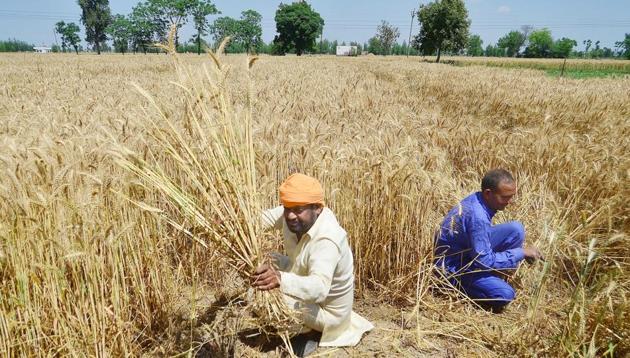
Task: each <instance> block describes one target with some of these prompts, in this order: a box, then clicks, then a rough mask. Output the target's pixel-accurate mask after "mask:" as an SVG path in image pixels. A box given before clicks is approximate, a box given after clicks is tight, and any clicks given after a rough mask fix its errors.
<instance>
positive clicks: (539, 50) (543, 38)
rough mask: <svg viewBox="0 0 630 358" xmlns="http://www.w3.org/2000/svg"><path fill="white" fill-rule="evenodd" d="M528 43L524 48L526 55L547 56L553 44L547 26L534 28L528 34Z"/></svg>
mask: <svg viewBox="0 0 630 358" xmlns="http://www.w3.org/2000/svg"><path fill="white" fill-rule="evenodd" d="M528 40H529V45H527V48H526V49H525V56H526V57H549V56H550V55H551V48H552V46H553V38H552V37H551V31H550V30H549V29H547V28H544V29H540V30H534V31H532V33H530V34H529V38H528Z"/></svg>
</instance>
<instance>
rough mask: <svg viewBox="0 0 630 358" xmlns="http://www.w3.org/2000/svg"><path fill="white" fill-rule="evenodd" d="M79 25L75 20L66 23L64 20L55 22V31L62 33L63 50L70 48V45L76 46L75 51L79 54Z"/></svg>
mask: <svg viewBox="0 0 630 358" xmlns="http://www.w3.org/2000/svg"><path fill="white" fill-rule="evenodd" d="M79 30H80V29H79V25H77V24H75V23H74V22H70V23H67V24H66V23H65V22H63V21H59V22H57V23H56V24H55V32H56V33H58V34H59V35H61V48H62V50H63V52H66V49H68V50H69V49H70V46H72V47H73V48H74V52H76V54H77V55H78V54H79V42H80V41H81V38H80V37H79Z"/></svg>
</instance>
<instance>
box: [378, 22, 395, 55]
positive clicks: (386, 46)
mask: <svg viewBox="0 0 630 358" xmlns="http://www.w3.org/2000/svg"><path fill="white" fill-rule="evenodd" d="M399 36H400V31H398V28H397V27H395V26H392V25H390V24H389V23H388V22H387V21H381V24H380V25H378V27H377V28H376V38H378V40H379V42H380V43H381V50H382V51H383V55H389V54H390V52H391V49H392V45H393V44H394V42H395V41H396V39H397V38H398V37H399Z"/></svg>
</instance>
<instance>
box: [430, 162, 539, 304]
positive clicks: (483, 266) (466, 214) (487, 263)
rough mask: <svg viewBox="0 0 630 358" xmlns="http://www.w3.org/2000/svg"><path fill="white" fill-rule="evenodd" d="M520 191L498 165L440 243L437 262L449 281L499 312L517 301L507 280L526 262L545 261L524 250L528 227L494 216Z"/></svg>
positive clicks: (445, 226) (447, 224)
mask: <svg viewBox="0 0 630 358" xmlns="http://www.w3.org/2000/svg"><path fill="white" fill-rule="evenodd" d="M515 194H516V183H515V181H514V178H513V177H512V175H511V174H510V173H509V172H508V171H506V170H503V169H493V170H491V171H489V172H488V173H486V175H485V176H484V177H483V179H482V181H481V191H480V192H476V193H473V194H471V195H469V196H467V197H466V198H464V200H462V201H461V202H460V203H459V204H457V205H456V206H455V207H454V208H452V209H451V210H450V211H449V212H448V214H447V215H446V217H445V218H444V221H443V222H442V225H441V228H440V232H439V236H438V237H437V241H436V246H435V257H436V261H435V262H436V265H437V266H438V268H439V269H441V271H442V272H443V273H445V274H446V276H447V277H448V279H449V281H450V282H451V283H452V284H453V285H454V286H455V287H457V288H458V289H460V290H461V291H462V292H464V293H465V294H466V295H468V297H470V298H472V299H473V300H474V301H475V302H477V303H479V304H480V305H481V306H483V307H486V308H489V309H491V310H492V311H495V312H499V311H501V310H502V309H503V308H504V307H505V305H507V304H508V303H510V302H511V301H512V300H514V296H515V293H514V289H513V288H512V286H510V285H509V284H508V283H507V282H506V281H505V280H504V279H503V278H504V277H505V271H506V270H513V269H516V268H517V266H518V264H519V263H520V262H521V261H522V260H523V259H525V260H527V261H528V262H533V261H535V260H537V259H542V255H541V253H540V251H539V250H538V249H537V248H535V247H528V248H523V242H524V240H525V228H523V225H522V224H521V223H520V222H518V221H511V222H507V223H505V224H499V225H494V226H493V225H492V217H493V216H494V214H495V213H496V212H497V211H499V210H503V209H505V207H506V206H508V205H509V204H510V202H511V201H512V198H513V197H514V195H515Z"/></svg>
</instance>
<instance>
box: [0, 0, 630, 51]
mask: <svg viewBox="0 0 630 358" xmlns="http://www.w3.org/2000/svg"><path fill="white" fill-rule="evenodd" d="M77 3H78V5H79V7H80V8H81V23H82V24H83V26H84V28H85V34H86V37H85V40H86V41H87V42H88V43H89V44H90V45H91V46H92V48H93V49H94V50H95V51H96V52H97V53H99V54H100V53H101V50H106V51H109V50H112V49H113V50H114V51H116V52H120V53H123V54H124V53H126V52H144V53H147V52H158V51H159V50H158V49H157V48H156V47H154V46H153V44H155V43H157V42H164V41H165V40H166V36H167V35H168V32H169V29H170V28H174V29H175V46H176V49H177V50H178V51H179V52H197V53H201V52H202V49H203V48H205V47H212V46H217V44H218V43H220V42H221V41H222V40H223V39H224V38H225V37H228V36H229V37H230V38H231V41H230V42H229V44H228V46H227V47H226V49H225V50H226V52H228V53H243V52H248V53H267V54H274V55H284V54H287V53H294V54H297V55H298V56H299V55H302V54H305V53H310V54H334V53H335V52H336V47H337V45H339V43H338V42H337V41H330V40H328V39H323V36H322V31H323V28H324V25H325V21H324V19H323V18H322V17H321V15H320V14H319V13H317V11H315V10H314V9H313V8H312V7H311V5H310V4H308V3H307V2H306V1H297V2H294V3H291V4H283V3H281V4H280V5H279V6H278V9H277V10H276V14H275V22H276V32H277V35H276V36H275V37H274V39H273V41H271V42H270V43H268V44H266V43H265V42H263V41H262V26H261V21H262V16H261V15H260V13H258V12H257V11H255V10H252V9H248V10H245V11H243V12H242V13H241V16H240V17H239V18H232V17H229V16H221V17H218V18H216V19H215V20H214V21H213V22H210V21H209V20H208V17H209V16H210V15H218V14H221V12H220V11H219V9H217V7H216V6H215V5H214V4H213V3H212V1H211V0H144V1H141V2H139V3H138V4H136V6H134V7H133V8H132V10H131V12H130V13H129V14H114V15H112V14H111V10H110V8H109V0H78V1H77ZM414 15H417V21H418V24H419V25H420V29H419V31H418V33H417V34H416V35H415V36H414V37H413V39H412V41H410V43H407V42H406V41H403V42H402V43H398V42H397V39H398V38H399V37H400V31H399V29H398V28H397V27H395V26H392V25H391V24H389V23H388V22H386V21H382V22H381V23H380V24H379V25H378V26H377V28H376V33H375V35H374V36H373V37H371V38H370V39H369V40H368V41H367V42H365V43H363V44H361V43H359V42H350V43H349V45H351V46H356V48H357V52H358V53H372V54H375V55H412V56H416V55H435V56H437V60H436V61H437V62H439V60H440V57H441V55H442V54H449V55H467V56H494V57H534V58H568V57H580V58H603V57H625V58H628V59H630V34H625V38H624V39H623V40H622V41H619V42H616V43H615V49H611V48H608V47H601V46H600V42H599V41H595V42H593V41H592V40H590V39H589V40H585V41H583V44H584V46H585V49H584V50H583V51H576V50H575V47H577V45H578V44H577V41H575V40H573V39H570V38H566V37H562V38H559V39H554V38H553V37H552V35H551V31H550V30H549V29H547V28H541V29H534V28H532V27H531V26H523V27H522V28H521V29H520V30H513V31H510V32H508V33H507V34H505V35H504V36H503V37H501V38H500V39H499V40H498V41H497V43H496V44H494V45H493V44H489V45H487V46H486V47H485V48H484V47H483V40H482V39H481V37H480V36H479V35H476V34H471V33H469V28H470V24H471V21H470V19H469V18H468V11H467V9H466V6H465V4H464V1H463V0H435V1H433V2H430V3H428V4H424V5H421V6H420V8H419V10H418V11H417V13H416V14H414ZM189 22H191V23H192V25H193V28H194V29H195V33H194V35H193V36H192V37H191V38H190V39H188V40H187V41H184V42H183V43H182V42H181V41H180V38H179V31H178V30H179V29H180V28H181V27H182V26H184V25H185V24H187V23H189ZM79 31H80V28H79V25H77V24H75V23H73V22H70V23H66V22H64V21H59V22H57V23H56V24H55V32H56V33H57V34H59V35H60V38H61V46H60V47H58V48H56V49H53V50H61V51H64V52H65V51H74V52H76V53H78V52H79V50H80V49H81V47H80V41H81V39H80V37H79ZM208 35H210V36H211V39H212V43H210V42H209V41H207V40H206V39H205V37H206V36H208ZM11 41H12V42H11ZM108 41H111V44H112V46H113V48H110V46H109V44H108ZM341 45H346V43H345V42H342V43H341ZM25 47H26V46H25V43H20V44H17V43H16V40H10V41H5V42H1V41H0V51H3V50H4V51H9V50H16V49H17V50H24V49H25ZM31 47H32V46H31Z"/></svg>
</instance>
